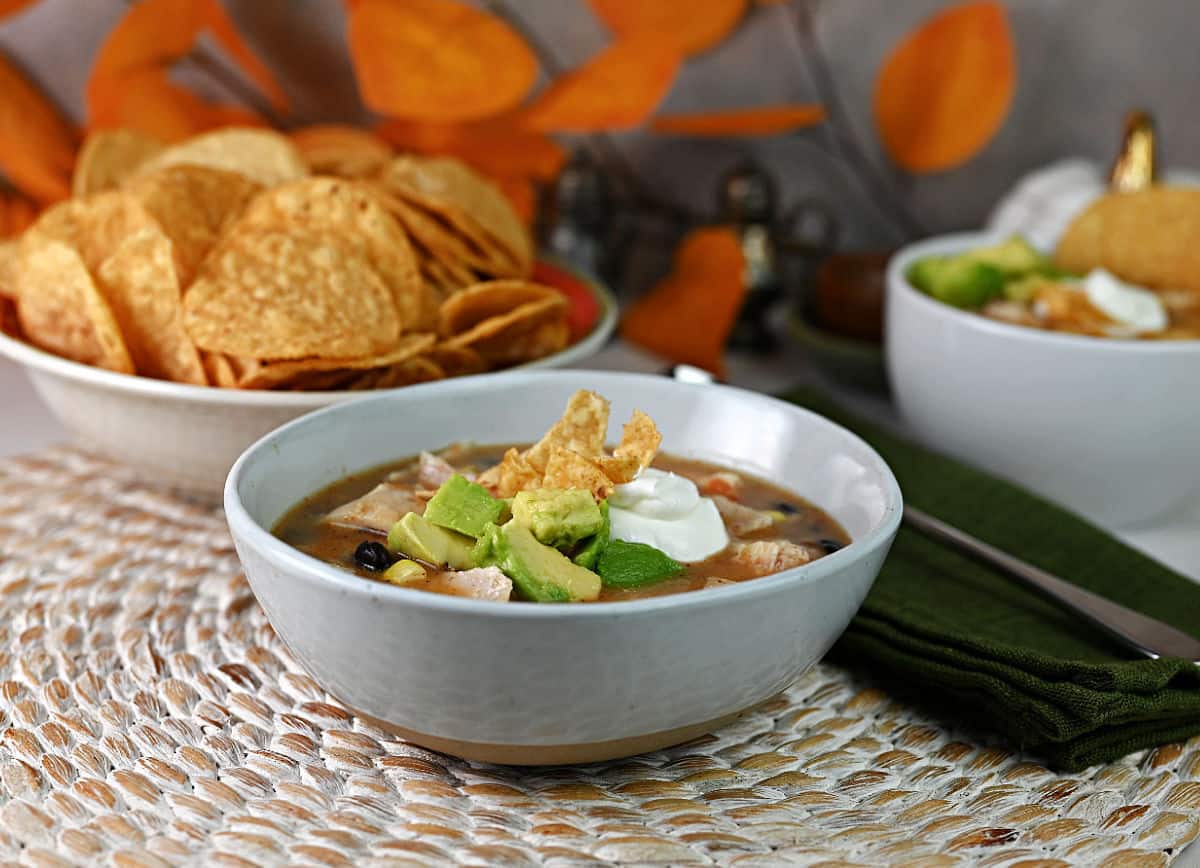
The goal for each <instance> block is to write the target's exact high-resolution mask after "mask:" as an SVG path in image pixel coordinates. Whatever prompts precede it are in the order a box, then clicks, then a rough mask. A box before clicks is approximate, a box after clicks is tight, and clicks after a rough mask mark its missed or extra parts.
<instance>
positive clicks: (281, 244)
mask: <svg viewBox="0 0 1200 868" xmlns="http://www.w3.org/2000/svg"><path fill="white" fill-rule="evenodd" d="M338 145H340V146H341V150H339V149H338V147H337V146H338ZM73 188H74V195H73V196H72V197H71V198H70V199H68V200H66V201H63V202H60V203H58V204H56V205H54V206H52V207H51V208H49V209H47V210H46V211H44V212H43V213H42V214H41V215H40V216H39V218H38V219H37V221H36V222H35V223H34V224H33V225H32V226H30V228H29V229H28V230H27V231H26V232H25V233H24V234H23V235H22V236H21V237H20V238H19V239H16V240H13V241H9V242H6V243H4V244H3V245H2V246H0V332H3V333H2V334H0V354H3V355H5V356H7V357H8V358H10V359H12V360H14V361H16V362H17V363H19V364H21V365H23V366H24V367H25V368H26V370H27V371H28V373H29V376H30V378H31V380H32V381H33V384H34V386H35V387H36V389H37V391H38V392H39V394H40V395H41V396H42V398H43V400H44V401H45V402H46V404H47V405H48V406H49V407H50V409H51V410H52V411H53V412H54V413H55V414H56V415H58V416H59V418H60V419H61V420H62V422H63V423H64V424H65V426H66V427H67V428H68V429H70V430H71V431H73V432H74V433H75V434H76V435H77V436H78V437H79V438H80V439H81V440H82V441H83V442H84V443H85V444H86V445H88V446H90V447H92V448H94V449H95V450H96V451H98V452H100V453H102V454H105V455H108V456H110V457H113V458H116V459H118V460H121V461H124V462H126V463H129V464H131V465H133V466H135V467H136V468H138V469H139V470H141V471H143V473H144V475H145V476H146V477H147V478H148V479H150V480H152V481H155V482H158V483H161V484H164V485H166V486H168V487H171V488H175V489H180V490H183V491H185V492H189V493H193V494H197V495H201V496H206V497H210V498H211V497H216V496H218V495H219V493H220V488H221V483H222V481H223V480H224V477H225V474H226V473H227V471H228V469H229V467H230V465H232V463H233V460H234V459H235V458H236V457H237V455H238V454H239V453H240V452H241V451H242V450H243V449H244V448H245V447H246V446H247V445H248V444H249V443H251V442H253V441H254V440H255V439H257V438H258V437H259V436H261V435H262V434H264V433H266V432H267V431H269V430H271V429H272V428H274V427H276V426H277V425H279V424H281V423H283V422H285V421H287V420H289V419H291V418H294V417H295V416H298V415H300V414H302V413H305V412H308V411H309V410H313V409H316V408H318V407H323V406H326V405H328V404H331V403H334V402H336V401H340V400H344V399H346V398H349V397H354V396H358V395H361V394H362V393H363V392H364V391H365V390H379V389H395V388H403V387H405V386H407V385H411V384H415V383H425V382H430V381H436V380H441V379H446V378H450V377H459V376H470V375H480V374H488V373H491V372H496V371H502V370H507V369H512V368H524V367H551V366H563V365H568V364H572V363H574V362H577V361H578V360H580V359H582V358H584V357H586V356H587V355H590V354H591V353H593V352H595V351H596V350H597V349H599V348H600V347H601V346H603V344H604V342H605V341H606V340H607V339H608V337H609V336H610V335H611V333H612V330H613V327H614V325H615V320H616V303H615V301H614V299H613V297H612V295H611V293H610V292H609V291H608V290H607V289H606V288H604V287H603V286H601V285H600V284H599V283H597V282H596V281H595V280H594V279H592V278H590V277H589V276H587V275H583V274H580V273H578V272H576V271H574V270H573V269H571V268H570V267H569V266H567V265H565V264H563V263H559V262H554V261H550V260H539V259H538V258H537V256H536V254H535V250H534V245H533V242H532V239H531V237H530V233H529V230H528V228H527V227H526V225H525V224H524V222H522V220H521V218H520V217H519V216H518V215H517V212H516V211H515V210H514V208H513V207H512V206H511V205H510V204H509V202H508V200H507V199H506V198H505V196H504V195H503V193H502V192H501V191H500V190H499V188H497V187H496V186H495V185H493V184H492V183H491V182H490V181H488V180H487V179H486V178H484V177H482V176H481V175H479V174H477V173H476V172H474V171H473V170H471V169H470V168H469V167H467V166H466V165H464V164H463V163H460V162H458V161H456V160H453V159H449V158H444V157H421V156H415V155H407V154H397V153H394V152H393V151H392V150H391V148H390V147H388V146H387V145H386V144H384V143H382V142H378V141H376V140H373V139H371V137H369V135H368V134H364V136H363V137H362V138H353V137H352V138H351V139H350V140H347V141H333V142H331V141H330V140H328V139H319V140H316V142H315V144H313V142H312V140H303V139H296V138H289V137H288V136H286V135H284V134H281V133H278V132H275V131H272V130H265V129H238V128H227V129H222V130H219V131H216V132H211V133H206V134H202V135H199V136H196V137H194V138H191V139H187V140H185V141H183V142H178V143H175V144H171V145H166V144H163V143H160V142H156V141H153V140H150V139H147V138H146V137H144V136H142V135H139V134H136V133H133V132H130V131H124V130H117V131H108V132H101V133H96V134H93V136H92V137H91V138H90V139H89V140H88V141H87V142H86V143H85V145H84V147H83V148H82V149H81V153H80V158H79V161H78V164H77V166H76V170H75V177H74V183H73Z"/></svg>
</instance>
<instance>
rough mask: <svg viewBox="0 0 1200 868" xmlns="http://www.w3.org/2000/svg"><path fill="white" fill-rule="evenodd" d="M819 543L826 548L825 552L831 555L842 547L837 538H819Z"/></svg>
mask: <svg viewBox="0 0 1200 868" xmlns="http://www.w3.org/2000/svg"><path fill="white" fill-rule="evenodd" d="M817 545H819V546H820V547H821V548H823V549H825V554H827V555H831V554H833V553H834V552H836V551H837V550H838V549H840V548H842V547H843V546H842V544H841V543H840V542H838V541H837V540H835V539H819V540H817Z"/></svg>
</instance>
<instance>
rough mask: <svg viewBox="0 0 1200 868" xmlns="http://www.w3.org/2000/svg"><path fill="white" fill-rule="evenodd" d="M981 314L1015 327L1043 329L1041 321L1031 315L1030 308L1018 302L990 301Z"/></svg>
mask: <svg viewBox="0 0 1200 868" xmlns="http://www.w3.org/2000/svg"><path fill="white" fill-rule="evenodd" d="M981 312H982V313H983V315H984V316H987V317H991V318H992V319H998V320H1001V321H1003V322H1009V323H1013V324H1015V325H1023V326H1031V327H1033V328H1041V325H1042V322H1041V320H1039V319H1038V318H1037V317H1036V316H1034V315H1033V314H1032V313H1030V311H1029V308H1027V307H1026V306H1025V305H1023V304H1021V303H1020V302H1018V301H1006V300H998V301H989V302H988V303H987V304H985V305H984V306H983V310H982V311H981Z"/></svg>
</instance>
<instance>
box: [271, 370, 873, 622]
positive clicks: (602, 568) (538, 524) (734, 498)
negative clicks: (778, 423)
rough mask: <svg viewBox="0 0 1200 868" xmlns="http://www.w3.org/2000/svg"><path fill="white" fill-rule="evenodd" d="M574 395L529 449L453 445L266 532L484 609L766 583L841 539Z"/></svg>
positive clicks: (762, 487) (811, 513)
mask: <svg viewBox="0 0 1200 868" xmlns="http://www.w3.org/2000/svg"><path fill="white" fill-rule="evenodd" d="M607 430H608V402H607V401H606V400H605V399H604V398H601V397H600V396H599V395H597V394H595V393H593V392H586V391H580V392H577V393H575V395H573V396H572V397H571V399H570V401H569V402H568V404H567V409H566V412H565V413H564V414H563V417H562V418H561V419H560V420H559V421H558V422H556V423H555V424H554V425H553V426H552V427H551V429H550V430H549V432H547V434H546V436H545V437H543V438H542V439H541V440H539V441H538V442H537V443H535V444H533V445H532V446H529V447H524V448H523V447H521V446H510V447H497V446H475V445H465V444H455V445H452V446H449V447H447V448H446V449H444V450H442V451H441V452H440V453H438V454H433V453H429V452H425V453H422V454H421V455H420V456H418V457H416V458H410V459H408V460H405V461H400V462H397V463H395V464H390V465H387V466H384V467H378V468H375V469H373V470H369V471H366V472H364V473H360V474H357V475H354V476H351V477H349V478H347V479H344V480H341V481H339V482H337V483H335V484H333V485H331V486H329V487H327V488H325V489H323V490H322V491H319V492H317V493H316V494H314V495H313V496H311V497H309V498H307V499H306V500H304V501H302V502H301V503H300V504H298V505H297V506H296V507H295V508H293V509H292V510H291V511H290V512H289V513H288V514H287V515H285V516H284V518H283V519H282V520H281V521H280V522H279V524H278V525H277V526H276V528H275V534H276V536H278V537H279V538H280V539H282V540H284V541H285V542H287V543H289V544H291V545H293V546H295V547H296V548H298V549H300V550H301V551H304V552H306V553H308V554H310V555H312V556H314V557H316V558H319V559H320V560H323V561H326V562H327V563H331V564H334V565H336V566H339V567H343V568H345V569H348V570H351V571H353V572H355V573H357V574H358V575H360V576H362V577H363V578H365V579H373V580H378V581H384V582H388V583H391V584H396V585H402V586H404V587H408V588H417V589H421V590H425V591H430V592H433V593H439V594H449V595H452V596H459V597H474V598H477V599H485V600H524V601H531V602H545V603H549V602H592V601H614V600H631V599H638V598H642V597H651V596H659V595H662V594H675V593H681V592H684V591H695V590H702V589H705V588H711V587H716V586H719V585H726V584H730V583H733V582H740V581H746V580H748V579H754V578H758V577H761V576H767V575H770V574H772V573H777V572H780V571H782V570H786V569H790V568H792V567H797V566H801V565H803V564H806V563H808V562H809V561H812V560H815V559H817V558H820V557H823V556H825V555H827V554H830V553H831V552H834V551H837V550H838V549H840V548H842V547H843V546H845V545H847V544H849V542H850V540H849V537H848V536H847V534H846V532H845V531H844V530H843V529H842V528H841V526H840V525H839V524H838V523H837V522H836V521H835V520H834V519H833V518H831V517H830V516H829V515H828V514H827V513H825V512H823V511H822V510H820V509H818V508H817V507H815V506H813V505H812V504H810V503H808V502H806V501H804V500H802V499H801V498H799V497H797V496H796V495H794V494H792V493H791V492H788V491H784V490H783V489H780V488H778V487H776V486H774V485H771V484H769V483H767V482H764V481H762V480H760V479H756V478H754V477H752V476H748V475H746V474H743V473H735V472H732V471H730V470H727V469H723V468H720V467H716V466H713V465H710V464H707V463H704V462H700V461H694V460H689V459H684V458H677V457H673V456H670V455H665V454H661V453H659V451H658V449H659V444H660V442H661V439H662V438H661V435H660V434H659V432H658V429H657V428H656V427H655V425H654V422H653V421H652V420H651V419H650V417H649V416H647V415H646V414H645V413H642V412H640V411H635V413H634V415H633V418H632V419H631V420H630V421H629V423H628V424H626V426H625V428H624V432H623V435H622V438H621V442H620V444H618V445H617V447H616V448H615V449H613V450H612V451H611V452H609V451H607V450H606V449H605V446H604V437H605V433H606V432H607Z"/></svg>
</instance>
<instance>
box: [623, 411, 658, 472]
mask: <svg viewBox="0 0 1200 868" xmlns="http://www.w3.org/2000/svg"><path fill="white" fill-rule="evenodd" d="M661 444H662V434H660V433H659V431H658V426H656V425H655V424H654V420H653V419H651V418H650V417H649V416H647V415H646V414H645V413H643V412H642V411H641V410H634V411H633V416H632V417H631V418H630V420H629V421H628V422H626V423H625V428H624V429H623V430H622V432H621V443H620V445H618V446H617V448H616V449H614V450H613V455H614V456H615V457H616V458H618V459H620V458H632V459H634V460H635V461H636V462H637V469H638V470H639V471H640V470H643V469H645V468H647V467H649V466H650V464H651V463H652V462H653V461H654V456H656V455H657V454H658V447H659V446H660V445H661ZM635 475H636V473H635ZM632 478H633V477H632V476H631V477H630V479H632ZM621 481H622V482H628V481H629V480H627V479H626V480H621Z"/></svg>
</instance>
